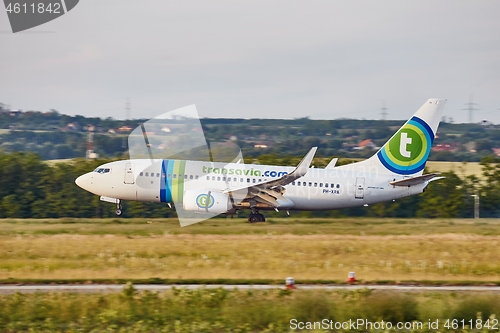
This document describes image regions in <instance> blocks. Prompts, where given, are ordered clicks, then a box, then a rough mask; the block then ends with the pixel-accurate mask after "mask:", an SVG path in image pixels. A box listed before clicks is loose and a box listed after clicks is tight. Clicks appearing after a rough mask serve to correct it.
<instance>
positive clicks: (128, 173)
mask: <svg viewBox="0 0 500 333" xmlns="http://www.w3.org/2000/svg"><path fill="white" fill-rule="evenodd" d="M124 183H125V184H133V183H134V170H133V167H132V163H127V164H126V165H125V180H124Z"/></svg>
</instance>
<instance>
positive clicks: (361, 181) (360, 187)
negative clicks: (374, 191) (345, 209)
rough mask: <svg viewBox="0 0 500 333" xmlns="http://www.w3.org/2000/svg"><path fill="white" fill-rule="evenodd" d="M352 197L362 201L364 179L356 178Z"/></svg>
mask: <svg viewBox="0 0 500 333" xmlns="http://www.w3.org/2000/svg"><path fill="white" fill-rule="evenodd" d="M354 197H355V198H356V199H363V198H364V197H365V178H363V177H358V178H356V189H355V191H354Z"/></svg>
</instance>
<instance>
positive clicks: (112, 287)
mask: <svg viewBox="0 0 500 333" xmlns="http://www.w3.org/2000/svg"><path fill="white" fill-rule="evenodd" d="M124 286H125V285H123V284H89V285H0V294H13V293H36V292H72V293H114V292H120V291H121V290H122V289H123V287H124ZM134 288H135V289H137V290H139V291H143V290H148V291H167V290H171V289H172V288H177V289H181V288H185V289H190V290H194V289H201V288H206V289H217V288H222V289H226V290H233V289H239V290H251V289H253V290H269V289H279V288H281V289H283V288H285V286H284V285H198V284H186V285H172V284H166V285H159V284H137V285H134ZM364 288H366V289H371V290H385V291H400V292H419V291H443V292H450V291H455V292H457V291H463V292H466V291H474V292H490V293H491V292H495V293H498V292H500V286H416V285H412V286H408V285H406V286H405V285H300V284H299V285H296V289H297V290H340V289H344V290H357V289H364Z"/></svg>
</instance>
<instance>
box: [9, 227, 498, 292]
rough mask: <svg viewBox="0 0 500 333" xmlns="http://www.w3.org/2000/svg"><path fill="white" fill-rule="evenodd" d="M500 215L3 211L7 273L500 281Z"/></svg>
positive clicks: (14, 275) (46, 276)
mask: <svg viewBox="0 0 500 333" xmlns="http://www.w3.org/2000/svg"><path fill="white" fill-rule="evenodd" d="M499 226H500V221H499V220H486V219H484V220H483V219H482V220H480V223H475V222H474V220H466V219H456V220H437V219H436V220H428V219H408V220H405V219H368V218H366V219H348V218H345V219H334V220H332V219H310V220H299V219H292V218H288V219H276V220H270V221H269V222H266V223H261V224H247V223H244V220H243V219H213V220H208V221H205V222H202V223H199V224H197V225H193V226H190V227H186V228H180V227H179V226H178V223H177V221H176V220H166V219H158V220H156V219H155V220H143V219H130V220H127V219H107V220H83V219H82V220H79V219H60V220H0V279H4V280H5V279H9V278H10V279H14V280H16V279H17V280H22V279H34V280H37V279H55V280H65V279H89V280H91V279H147V278H154V277H157V278H168V279H174V280H176V279H177V280H185V279H247V280H255V279H274V280H283V279H284V278H285V277H287V276H293V277H294V278H295V279H296V281H297V282H301V281H307V280H328V281H332V280H337V281H344V280H345V279H346V277H347V274H348V272H350V271H354V272H356V275H357V277H358V279H361V280H364V281H382V280H391V281H405V280H419V281H422V280H433V281H450V282H452V281H470V282H481V281H491V282H500V275H499V274H500V262H499V261H498V258H499V257H500V247H499V246H498V245H499V244H500V228H499Z"/></svg>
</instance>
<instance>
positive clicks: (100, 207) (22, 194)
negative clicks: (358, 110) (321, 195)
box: [0, 152, 500, 218]
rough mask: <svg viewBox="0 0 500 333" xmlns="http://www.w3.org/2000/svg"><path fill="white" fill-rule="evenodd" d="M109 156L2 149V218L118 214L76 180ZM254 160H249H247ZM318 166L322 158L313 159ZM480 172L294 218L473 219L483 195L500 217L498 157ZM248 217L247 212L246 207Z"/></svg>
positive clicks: (157, 208) (272, 159)
mask: <svg viewBox="0 0 500 333" xmlns="http://www.w3.org/2000/svg"><path fill="white" fill-rule="evenodd" d="M297 159H300V158H299V157H284V158H280V157H277V156H275V155H262V156H261V157H260V158H258V159H257V160H254V161H253V162H257V163H260V164H277V165H294V164H295V162H296V160H297ZM110 161H111V160H110V159H98V160H91V161H88V160H85V159H75V160H72V161H71V162H67V163H57V164H53V165H51V164H47V163H46V162H45V161H43V160H42V159H41V157H40V156H39V155H37V154H34V153H23V152H15V153H0V218H60V217H80V218H90V217H114V210H115V207H114V205H113V204H110V203H106V202H102V201H100V200H99V197H98V196H96V195H93V194H91V193H88V192H87V191H84V190H82V189H81V188H79V187H78V186H77V185H76V184H75V182H74V181H75V179H76V178H77V177H78V176H80V175H82V174H84V173H86V172H89V171H92V170H94V169H95V168H96V167H97V166H99V165H101V164H104V163H106V162H110ZM246 162H251V161H246ZM314 163H315V165H316V167H321V166H322V165H323V164H325V162H324V160H318V161H315V162H314ZM481 165H482V174H481V175H479V176H474V175H473V176H464V175H463V174H461V173H460V171H459V172H458V173H455V172H453V171H450V172H446V173H443V174H442V176H444V177H445V178H444V179H441V180H439V181H435V182H432V183H431V184H430V185H429V187H428V189H427V191H426V192H425V193H423V194H421V195H417V196H412V197H408V198H404V199H400V200H397V201H395V202H385V203H379V204H375V205H372V206H369V207H361V208H350V209H341V210H335V211H321V212H292V216H295V217H299V216H300V217H346V216H366V217H406V218H410V217H428V218H471V217H473V216H474V197H472V195H478V196H479V197H480V206H481V209H480V213H481V217H498V216H500V158H496V157H492V156H489V157H486V158H483V160H482V161H481ZM124 208H125V209H124V211H125V212H124V217H146V218H147V217H175V216H176V213H175V210H174V209H170V208H169V207H168V206H167V205H166V204H159V203H142V202H125V203H124ZM241 215H242V216H246V215H247V212H243V213H242V214H241ZM266 215H268V216H269V217H285V216H286V215H285V214H284V213H276V212H274V211H270V212H266Z"/></svg>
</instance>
